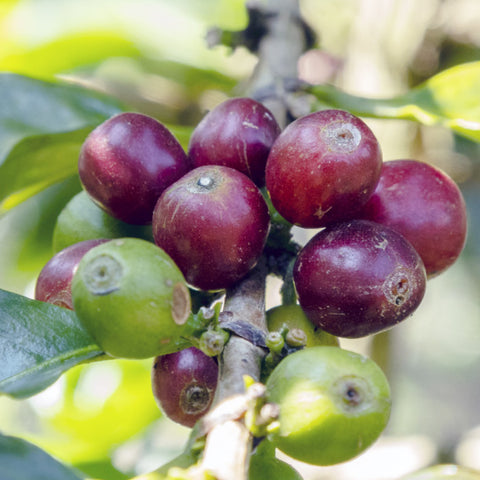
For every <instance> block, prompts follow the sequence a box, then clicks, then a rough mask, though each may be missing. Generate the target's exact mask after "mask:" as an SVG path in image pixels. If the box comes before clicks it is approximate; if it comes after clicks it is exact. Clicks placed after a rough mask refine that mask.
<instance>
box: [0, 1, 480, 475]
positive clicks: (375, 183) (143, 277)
mask: <svg viewBox="0 0 480 480" xmlns="http://www.w3.org/2000/svg"><path fill="white" fill-rule="evenodd" d="M285 12H287V13H288V15H285ZM247 13H248V25H247V28H246V29H245V30H242V31H237V32H233V31H228V30H212V38H210V40H211V41H212V43H214V44H215V43H217V44H219V43H221V44H223V45H224V46H226V47H228V48H230V49H235V48H238V47H240V46H244V47H247V48H248V49H249V50H250V51H251V52H252V53H254V54H256V55H257V57H258V62H259V63H258V65H259V69H260V70H261V69H262V68H264V69H265V71H264V74H263V76H261V81H259V80H258V76H256V75H255V72H254V74H253V75H252V78H251V81H250V83H249V85H248V87H246V86H244V90H240V89H238V88H237V89H236V90H233V89H232V90H230V92H229V98H227V99H226V100H224V101H221V102H218V103H217V105H216V106H215V107H214V108H212V109H211V110H210V111H209V112H208V113H204V115H203V117H202V119H201V120H199V121H198V122H197V123H196V124H195V125H189V126H188V127H183V128H181V127H178V126H175V125H170V124H169V123H168V122H167V121H163V119H162V118H161V115H159V116H158V118H157V117H155V116H153V115H151V114H149V113H147V112H146V111H140V112H139V111H136V110H139V109H133V108H130V107H128V106H125V105H124V104H122V103H121V102H120V101H119V100H117V99H116V98H115V96H113V95H112V96H109V95H107V94H104V93H99V92H98V91H94V90H93V89H89V88H87V87H80V86H73V85H72V84H70V83H68V82H66V81H56V82H50V81H45V80H40V79H35V78H32V77H30V76H24V75H20V74H17V73H2V74H0V91H1V95H0V138H1V139H2V145H0V197H1V198H0V202H1V203H0V208H1V213H2V214H4V215H5V214H6V212H9V211H12V212H15V211H17V209H19V208H21V207H22V205H23V203H24V202H25V201H27V200H28V199H29V198H30V197H32V198H33V196H35V195H38V194H42V192H43V193H45V192H48V191H49V189H52V188H59V189H60V194H59V195H58V198H59V199H60V200H59V201H60V203H61V208H57V209H53V210H55V213H54V225H52V228H51V229H50V236H49V242H50V244H49V249H51V250H50V251H51V254H50V259H49V260H48V262H47V263H45V262H43V263H42V265H41V266H40V267H39V268H38V272H37V276H36V279H35V288H34V294H33V298H29V297H27V296H26V295H22V294H20V293H18V292H16V291H15V289H14V288H12V289H11V291H10V290H0V360H1V361H0V394H2V395H5V396H9V397H12V398H13V399H17V400H20V399H25V398H29V397H32V396H34V395H36V394H38V393H40V392H42V391H43V390H45V389H46V388H47V387H49V386H51V385H52V384H54V383H55V382H56V381H57V380H58V379H59V378H60V377H63V376H68V375H67V372H68V374H70V373H72V372H75V371H77V370H78V368H77V369H74V367H79V366H82V365H85V364H88V363H95V364H98V365H100V364H102V363H106V364H115V363H116V362H124V361H125V359H129V363H128V365H129V366H130V367H129V368H131V369H135V366H133V365H135V364H136V363H135V362H138V364H141V363H142V362H145V361H146V362H148V365H149V371H150V372H151V386H150V388H149V389H147V390H146V391H142V392H129V394H130V395H134V394H135V395H148V396H149V397H151V398H152V399H154V402H155V403H156V404H157V405H158V413H157V415H164V416H165V417H167V418H169V419H170V420H172V421H173V422H176V423H178V424H180V425H182V426H184V427H187V428H189V429H190V434H189V438H188V441H187V442H186V445H185V446H184V449H183V452H182V453H181V454H180V455H179V456H177V457H175V458H174V459H173V460H171V461H169V462H168V463H165V464H164V465H158V468H156V469H153V470H152V471H151V472H150V473H146V474H144V475H141V476H139V477H135V478H137V480H140V479H141V480H181V479H183V480H189V479H190V480H197V479H205V480H207V479H218V480H242V479H243V480H244V479H249V480H257V479H270V478H272V479H279V480H289V479H296V480H298V479H300V478H302V477H301V475H300V474H299V473H298V472H297V471H296V470H295V469H294V468H293V466H292V465H290V464H289V463H288V462H286V461H283V460H280V459H279V458H277V453H276V452H277V451H280V452H282V453H283V454H285V455H286V456H289V457H291V458H292V459H293V460H296V461H300V462H306V463H308V464H311V465H315V466H318V467H322V466H327V465H336V464H340V463H342V462H346V461H348V460H350V459H353V458H356V457H358V456H359V455H362V454H363V453H364V452H365V451H366V450H368V449H369V448H370V447H371V446H372V445H373V444H374V443H375V442H376V440H377V439H378V438H379V437H380V435H381V434H382V433H383V432H384V431H385V429H386V427H387V425H388V421H389V418H390V413H391V406H392V403H394V402H395V396H394V395H393V394H392V391H391V388H390V385H389V380H388V375H387V372H384V371H383V369H382V367H381V365H380V364H379V363H378V362H376V361H375V359H374V358H370V357H369V356H366V355H364V354H360V353H357V352H354V351H351V350H349V349H348V348H344V347H343V346H342V342H343V339H345V338H350V339H351V338H364V337H368V336H371V335H374V334H377V333H380V332H385V331H390V330H391V329H394V328H395V327H396V325H397V324H399V323H400V322H403V321H405V320H406V319H408V318H409V317H411V316H412V314H413V313H414V312H415V311H416V309H417V308H418V307H419V305H420V304H421V302H422V300H423V298H424V295H425V292H426V290H427V289H428V286H429V282H430V281H431V279H432V278H433V277H436V276H438V275H440V274H442V275H448V269H449V267H451V266H452V265H453V264H454V263H455V262H456V260H457V259H458V257H459V256H460V254H461V253H462V250H463V248H464V246H465V242H466V237H467V208H466V203H465V200H464V198H463V195H462V193H461V191H460V189H459V187H458V186H457V184H456V183H455V182H454V181H453V180H452V179H451V178H450V177H449V176H448V175H447V174H446V173H445V172H444V171H442V170H440V169H439V168H437V167H433V166H431V165H429V164H427V163H425V162H423V161H420V160H418V159H414V158H402V159H390V158H384V154H383V153H382V145H381V142H380V141H379V139H378V138H377V136H376V134H375V128H374V127H370V126H368V125H367V118H378V119H406V120H410V121H412V122H417V123H422V124H426V125H430V126H431V125H440V126H442V127H444V128H448V129H450V130H451V131H452V132H454V133H455V134H456V135H457V136H458V137H459V138H460V137H461V138H465V139H468V141H470V142H480V111H479V109H478V104H479V102H478V99H479V93H478V92H479V90H478V86H479V85H480V63H479V62H471V63H466V64H462V65H457V66H455V67H453V68H451V69H446V70H444V71H442V72H440V73H438V74H436V75H434V76H432V77H431V78H429V79H427V80H426V81H424V82H423V83H421V84H419V85H418V86H416V87H415V88H413V89H411V90H410V91H408V92H407V93H405V94H404V95H402V96H398V97H395V98H390V99H388V98H387V99H381V100H380V99H367V98H361V97H355V96H352V95H349V94H347V93H346V92H344V91H342V90H341V89H339V88H337V87H334V86H331V85H326V84H321V85H312V84H308V83H305V82H302V81H300V80H298V79H297V77H296V75H290V74H289V73H288V72H287V73H285V72H286V70H288V69H285V68H277V66H278V64H280V63H281V64H282V65H284V64H285V62H287V65H288V64H289V63H288V62H290V64H291V65H290V67H289V68H290V69H291V70H290V72H291V71H293V72H295V71H296V70H295V69H296V62H297V60H298V56H299V55H300V54H301V53H302V52H304V51H306V50H308V49H310V48H312V47H313V46H314V45H315V44H316V40H315V38H314V34H313V30H312V29H311V28H310V27H309V26H308V25H307V24H306V22H305V21H304V20H303V19H302V18H301V17H300V14H299V10H298V4H297V2H296V1H290V2H278V3H276V2H275V1H272V2H267V3H266V4H265V5H263V4H252V5H249V6H248V7H247ZM280 27H282V28H283V29H286V31H289V32H294V37H295V38H296V40H295V41H293V43H292V45H290V46H289V47H285V46H284V43H282V42H283V41H284V38H282V35H280V37H279V34H278V32H279V31H283V30H282V29H281V28H280ZM212 39H213V40H212ZM267 45H268V47H267ZM272 45H274V47H273V50H272ZM282 49H284V50H285V51H283V50H282ZM272 51H274V52H275V51H276V52H278V55H277V56H275V55H272ZM280 51H282V55H280ZM277 57H278V58H277ZM265 65H267V66H265ZM279 72H283V73H279ZM265 78H267V79H268V81H267V82H265ZM279 86H280V87H279ZM432 98H434V99H435V101H433V100H432ZM27 105H28V106H27ZM49 158H55V159H56V161H55V162H51V163H49ZM62 189H63V190H62ZM44 207H45V211H46V210H48V209H49V208H50V209H51V207H49V206H48V205H44ZM295 232H302V234H303V235H304V236H305V238H307V240H306V241H304V242H302V241H299V240H298V239H297V236H296V235H295ZM30 248H32V249H34V248H35V246H34V245H32V246H31V247H30ZM272 278H275V279H276V281H277V282H279V284H280V285H281V286H280V289H279V292H278V293H279V295H278V298H279V301H278V302H277V304H276V305H274V306H270V307H269V308H267V307H266V293H267V279H272ZM412 321H415V320H414V319H412ZM132 371H133V370H132ZM77 380H78V378H77ZM121 393H122V392H115V394H114V395H120V394H121ZM129 414H130V412H129V411H128V410H125V411H118V412H116V415H117V416H118V418H117V421H118V423H119V424H121V423H122V422H126V420H125V419H126V417H128V416H129ZM72 421H74V420H72ZM100 428H101V425H100V426H99V429H100ZM139 430H140V426H139ZM97 434H98V435H100V436H101V435H104V434H105V435H106V436H107V437H108V433H107V432H103V431H98V433H97ZM113 443H114V442H113V441H112V447H113ZM282 458H287V457H282ZM159 463H160V462H159ZM75 467H76V468H75ZM94 475H95V473H93V470H89V469H88V468H87V469H85V473H83V472H82V468H79V466H78V465H75V466H73V465H72V466H68V465H66V464H65V463H63V462H59V461H58V460H56V459H55V458H54V457H51V456H50V455H49V454H48V453H46V451H43V450H41V449H40V448H39V447H37V446H35V445H34V444H33V443H29V442H28V441H27V440H26V439H23V438H20V437H14V436H7V435H3V434H1V433H0V479H1V480H13V479H24V478H25V479H26V478H29V479H35V480H43V479H47V478H48V479H50V480H56V479H58V480H60V479H62V480H81V479H87V478H90V479H91V478H93V476H94ZM415 475H418V476H415ZM110 478H126V477H122V476H119V477H114V476H113V474H112V475H111V476H109V479H110ZM405 478H408V479H412V480H413V479H414V478H415V479H416V478H419V479H420V478H422V479H424V478H431V479H440V478H442V479H443V478H452V479H471V480H474V479H475V478H480V474H478V473H475V472H470V471H468V470H466V469H462V468H461V467H455V466H453V465H448V466H446V465H443V466H440V465H439V466H436V467H433V468H432V469H430V470H426V471H425V472H420V473H418V474H413V475H411V476H409V477H405ZM99 480H100V479H99ZM105 480H106V479H105Z"/></svg>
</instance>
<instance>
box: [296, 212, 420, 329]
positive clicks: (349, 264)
mask: <svg viewBox="0 0 480 480" xmlns="http://www.w3.org/2000/svg"><path fill="white" fill-rule="evenodd" d="M293 275H294V277H293V278H294V282H295V287H296V289H297V293H298V299H299V302H300V305H301V306H302V308H303V310H304V312H305V314H306V315H307V317H308V318H309V319H310V321H311V322H312V323H314V324H315V325H317V326H319V327H320V328H322V329H323V330H325V331H326V332H328V333H331V334H332V335H336V336H339V337H351V338H355V337H362V336H366V335H370V334H373V333H376V332H379V331H382V330H385V329H387V328H390V327H392V326H393V325H395V324H397V323H398V322H400V321H402V320H403V319H405V318H406V317H408V316H409V315H411V314H412V313H413V311H414V310H415V309H416V308H417V307H418V306H419V304H420V302H421V301H422V299H423V296H424V293H425V284H426V274H425V267H424V266H423V262H422V260H421V258H420V256H419V255H418V253H417V252H416V251H415V249H414V248H413V247H412V246H411V244H410V243H409V242H407V240H405V238H404V237H403V236H401V235H400V234H399V233H397V232H396V231H394V230H392V229H391V228H388V227H385V226H383V225H379V224H378V223H374V222H370V221H367V220H352V221H349V222H342V223H337V224H334V225H331V226H328V227H326V228H325V229H323V230H321V231H320V232H319V233H317V234H316V235H315V236H314V237H313V238H312V239H311V240H310V241H309V242H308V243H307V245H305V247H304V248H303V249H302V250H301V252H300V253H299V255H298V257H297V260H296V263H295V267H294V274H293Z"/></svg>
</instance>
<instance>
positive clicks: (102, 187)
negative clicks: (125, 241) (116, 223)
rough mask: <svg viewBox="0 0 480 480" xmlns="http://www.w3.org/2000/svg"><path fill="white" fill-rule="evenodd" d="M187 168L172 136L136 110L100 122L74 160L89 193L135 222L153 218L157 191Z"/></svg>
mask: <svg viewBox="0 0 480 480" xmlns="http://www.w3.org/2000/svg"><path fill="white" fill-rule="evenodd" d="M188 170H189V162H188V158H187V155H186V153H185V152H184V151H183V149H182V147H181V145H180V144H179V143H178V141H177V140H176V138H175V137H174V136H173V134H172V133H171V132H170V131H169V130H168V129H167V128H166V127H165V126H164V125H163V124H161V123H160V122H158V121H157V120H155V119H154V118H151V117H149V116H147V115H143V114H140V113H120V114H118V115H116V116H114V117H112V118H110V119H108V120H106V121H105V122H103V123H102V124H101V125H99V126H98V127H97V128H96V129H95V130H93V131H92V132H91V133H90V135H88V137H87V138H86V140H85V142H84V144H83V145H82V149H81V152H80V157H79V160H78V172H79V175H80V180H81V182H82V184H83V186H84V188H85V190H86V191H87V192H88V193H89V195H90V196H91V197H92V198H93V199H94V200H95V201H96V202H97V203H98V204H99V205H100V206H101V207H102V208H104V209H105V210H106V211H107V212H108V213H109V214H110V215H112V216H113V217H115V218H118V219H119V220H122V221H124V222H127V223H133V224H138V225H143V224H148V223H150V222H151V221H152V212H153V208H154V207H155V202H156V201H157V199H158V197H159V196H160V194H161V193H162V192H163V190H165V188H167V187H168V186H169V185H171V184H172V183H173V182H174V181H175V180H178V179H179V178H180V177H181V176H182V175H184V174H185V173H186V172H187V171H188Z"/></svg>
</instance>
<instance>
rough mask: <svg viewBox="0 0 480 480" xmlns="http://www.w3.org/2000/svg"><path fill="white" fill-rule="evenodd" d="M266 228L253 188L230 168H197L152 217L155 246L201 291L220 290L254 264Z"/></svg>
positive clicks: (265, 210)
mask: <svg viewBox="0 0 480 480" xmlns="http://www.w3.org/2000/svg"><path fill="white" fill-rule="evenodd" d="M269 225H270V217H269V213H268V208H267V205H266V203H265V200H264V199H263V196H262V194H261V192H260V190H259V189H258V188H257V186H256V185H255V184H254V183H253V182H252V181H251V180H250V179H249V178H248V177H247V176H246V175H244V174H243V173H240V172H238V171H237V170H234V169H232V168H229V167H222V166H217V165H212V166H210V165H207V166H204V167H198V168H195V169H194V170H192V171H191V172H189V173H187V174H186V175H185V176H184V177H183V178H181V179H180V180H178V181H177V182H175V183H174V184H173V185H172V186H170V187H169V188H168V189H167V190H165V192H164V193H163V194H162V196H161V197H160V198H159V200H158V203H157V205H156V207H155V210H154V213H153V223H152V227H153V236H154V239H155V243H156V244H157V245H158V246H160V247H161V248H163V249H164V250H165V251H166V252H167V253H168V254H169V255H170V256H171V257H172V259H173V260H174V261H175V263H176V264H177V265H178V267H179V268H180V270H181V271H182V272H183V274H184V275H185V278H186V280H187V282H188V283H189V284H190V285H192V286H193V287H195V288H198V289H201V290H221V289H223V288H227V287H230V286H232V285H233V284H234V283H236V282H237V281H238V280H240V279H241V278H242V277H243V276H245V275H246V274H247V273H248V272H249V271H250V270H251V269H252V268H253V267H254V266H255V264H256V263H257V261H258V260H259V258H260V256H261V254H262V251H263V247H264V245H265V242H266V239H267V234H268V230H269Z"/></svg>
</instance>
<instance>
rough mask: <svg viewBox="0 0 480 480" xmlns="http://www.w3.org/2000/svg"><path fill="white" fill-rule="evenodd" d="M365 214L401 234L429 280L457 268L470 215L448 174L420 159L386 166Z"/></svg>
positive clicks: (364, 216)
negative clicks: (410, 246) (422, 265)
mask: <svg viewBox="0 0 480 480" xmlns="http://www.w3.org/2000/svg"><path fill="white" fill-rule="evenodd" d="M360 216H361V217H362V218H366V219H368V220H373V221H375V222H378V223H381V224H382V225H387V226H389V227H391V228H393V229H394V230H396V231H398V232H399V233H401V234H402V235H403V236H404V237H405V238H406V239H407V240H408V241H409V242H410V243H411V244H412V245H413V246H414V248H415V250H417V252H418V253H419V254H420V257H421V258H422V260H423V263H424V264H425V269H426V271H427V275H428V276H429V277H433V276H435V275H438V274H439V273H441V272H443V271H444V270H445V269H447V268H448V267H449V266H451V265H452V264H453V263H454V262H455V260H456V259H457V258H458V256H459V255H460V253H461V251H462V250H463V247H464V245H465V239H466V235H467V213H466V207H465V201H464V199H463V196H462V193H461V192H460V189H459V188H458V186H457V185H456V183H455V182H454V181H453V180H452V179H451V178H450V177H449V176H448V175H447V174H446V173H444V172H442V171H441V170H439V169H438V168H435V167H433V166H431V165H428V164H426V163H423V162H419V161H416V160H392V161H389V162H385V163H384V165H383V167H382V172H381V174H380V181H379V183H378V185H377V187H376V189H375V191H374V193H373V195H372V197H371V198H370V200H369V201H368V202H367V204H366V205H365V207H364V208H363V210H362V212H361V214H360Z"/></svg>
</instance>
